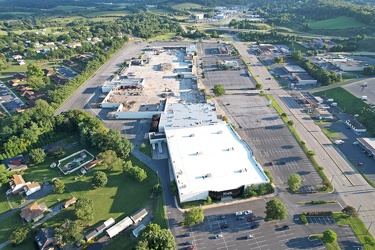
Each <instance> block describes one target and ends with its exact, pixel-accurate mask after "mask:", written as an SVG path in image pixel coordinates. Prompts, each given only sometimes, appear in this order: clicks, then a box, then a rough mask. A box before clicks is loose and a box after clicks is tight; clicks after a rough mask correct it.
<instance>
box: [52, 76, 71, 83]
mask: <svg viewBox="0 0 375 250" xmlns="http://www.w3.org/2000/svg"><path fill="white" fill-rule="evenodd" d="M50 78H51V80H52V81H54V82H55V83H58V84H61V85H64V84H66V83H67V82H68V79H66V78H64V77H62V76H60V75H52V76H50Z"/></svg>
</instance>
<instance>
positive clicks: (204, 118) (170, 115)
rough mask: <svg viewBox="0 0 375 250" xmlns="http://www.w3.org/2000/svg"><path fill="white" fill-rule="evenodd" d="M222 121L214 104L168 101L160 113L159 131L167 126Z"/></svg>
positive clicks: (185, 125)
mask: <svg viewBox="0 0 375 250" xmlns="http://www.w3.org/2000/svg"><path fill="white" fill-rule="evenodd" d="M219 122H223V121H222V120H221V119H218V116H217V113H216V106H215V104H211V103H195V104H190V103H168V102H167V104H166V107H165V111H164V112H163V113H161V116H160V122H159V132H164V131H165V129H169V128H184V127H197V126H205V125H209V124H216V123H219Z"/></svg>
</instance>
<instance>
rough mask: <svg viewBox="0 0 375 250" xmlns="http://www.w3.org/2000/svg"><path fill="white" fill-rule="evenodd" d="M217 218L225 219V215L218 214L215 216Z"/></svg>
mask: <svg viewBox="0 0 375 250" xmlns="http://www.w3.org/2000/svg"><path fill="white" fill-rule="evenodd" d="M217 219H218V220H225V215H220V216H218V217H217Z"/></svg>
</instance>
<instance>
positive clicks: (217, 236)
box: [215, 234, 223, 239]
mask: <svg viewBox="0 0 375 250" xmlns="http://www.w3.org/2000/svg"><path fill="white" fill-rule="evenodd" d="M219 238H223V235H222V234H218V235H215V239H219Z"/></svg>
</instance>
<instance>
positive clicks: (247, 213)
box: [245, 210, 253, 215]
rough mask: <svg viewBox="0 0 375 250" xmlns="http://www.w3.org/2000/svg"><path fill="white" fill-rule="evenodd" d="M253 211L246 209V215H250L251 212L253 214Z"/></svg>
mask: <svg viewBox="0 0 375 250" xmlns="http://www.w3.org/2000/svg"><path fill="white" fill-rule="evenodd" d="M252 213H253V211H251V210H247V211H245V215H250V214H252Z"/></svg>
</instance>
